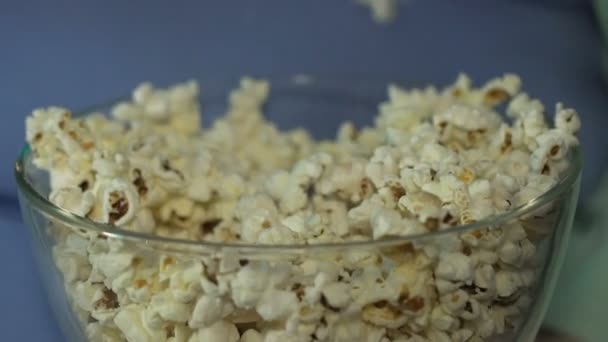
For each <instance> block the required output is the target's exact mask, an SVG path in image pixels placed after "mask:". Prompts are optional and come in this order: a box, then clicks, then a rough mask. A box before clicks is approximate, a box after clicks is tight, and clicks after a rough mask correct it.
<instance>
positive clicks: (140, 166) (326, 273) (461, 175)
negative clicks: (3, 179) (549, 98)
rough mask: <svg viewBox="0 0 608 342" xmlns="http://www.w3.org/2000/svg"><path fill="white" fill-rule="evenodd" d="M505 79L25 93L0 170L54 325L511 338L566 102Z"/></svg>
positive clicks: (90, 336) (554, 260) (531, 319)
mask: <svg viewBox="0 0 608 342" xmlns="http://www.w3.org/2000/svg"><path fill="white" fill-rule="evenodd" d="M520 83H521V81H520V79H519V77H517V76H516V75H511V74H507V75H504V76H502V77H498V78H496V79H493V80H490V81H489V82H487V83H486V84H485V85H482V86H480V87H473V86H472V84H471V81H470V79H469V78H468V77H467V76H465V75H460V76H459V77H458V78H457V80H456V82H455V83H454V84H452V85H450V86H447V87H445V88H435V87H432V86H429V87H426V88H421V89H408V88H407V87H405V86H403V85H399V84H389V85H388V96H386V95H382V97H380V98H377V97H376V96H375V95H374V94H377V93H378V92H377V90H380V92H385V91H386V89H387V86H386V84H381V83H378V82H376V83H374V82H367V83H366V82H365V81H357V82H353V81H351V80H347V81H340V80H338V81H337V80H336V79H325V80H324V79H322V78H316V77H312V76H307V75H299V76H297V77H294V78H291V79H288V80H279V79H276V80H275V79H270V80H269V81H267V80H261V79H254V78H243V79H242V80H241V81H240V83H239V82H235V89H233V90H228V88H227V87H225V88H223V86H222V87H220V86H215V85H214V84H213V83H205V82H203V81H201V83H200V85H199V83H198V82H196V81H189V82H185V83H182V84H178V85H175V86H172V87H168V88H156V87H154V86H153V85H151V84H150V83H143V84H141V85H139V86H138V87H137V88H136V89H135V90H134V91H133V93H132V95H131V96H130V97H128V98H124V99H120V100H117V101H113V102H112V103H111V104H109V105H104V106H98V107H96V108H93V109H92V110H87V111H84V112H83V113H81V114H72V113H71V112H70V111H69V110H67V109H65V108H60V107H48V108H42V109H36V110H34V111H33V113H32V114H31V115H30V116H29V117H28V118H27V122H26V126H27V132H26V140H27V145H26V147H25V148H24V149H23V151H22V153H21V155H20V156H19V159H18V161H17V164H16V171H15V174H16V181H17V184H18V188H19V198H20V203H21V208H22V213H23V217H24V220H25V222H26V225H27V227H28V229H29V231H30V233H31V236H32V240H33V244H34V250H35V253H36V256H37V258H36V259H37V261H38V263H39V266H40V271H41V275H42V280H43V282H44V284H45V286H46V288H47V290H48V292H49V300H50V302H51V306H52V307H53V310H54V312H55V316H56V319H57V321H58V322H59V325H60V326H61V328H62V331H63V333H64V335H65V336H66V338H67V339H68V340H69V341H82V340H89V341H142V342H143V341H174V342H178V341H180V342H181V341H183V342H186V341H188V342H198V341H200V342H203V341H205V342H207V341H226V342H238V341H240V342H262V341H263V342H272V341H277V342H278V341H298V342H300V341H302V342H307V341H328V342H333V341H335V342H351V341H364V342H389V341H395V342H397V341H399V342H406V341H409V342H422V341H456V342H465V341H515V340H517V341H532V340H533V339H534V337H535V335H536V333H537V331H538V328H539V325H540V322H541V320H542V317H543V315H544V312H545V310H546V308H547V304H548V300H549V299H550V297H551V293H552V290H553V287H554V283H555V280H556V277H557V275H558V272H559V268H560V265H561V262H562V259H563V256H564V252H565V247H566V244H567V240H568V236H569V232H570V229H571V224H572V218H573V215H574V211H575V207H576V202H577V197H578V188H579V181H580V175H581V160H580V155H579V149H578V147H577V145H578V140H577V138H576V136H575V134H576V132H577V131H578V130H579V128H580V120H579V118H578V115H577V113H576V111H575V110H574V109H571V108H568V107H565V106H563V105H562V104H561V103H558V104H557V105H556V106H555V109H554V110H553V109H552V110H551V112H553V111H554V113H552V115H551V116H552V117H553V118H552V119H551V120H546V119H545V116H546V114H545V113H546V110H545V107H544V105H543V104H542V103H541V102H540V101H539V100H537V99H534V98H531V97H530V96H528V95H527V94H526V93H523V92H522V91H521V90H520V86H521V84H520ZM271 85H272V92H271V90H270V88H271ZM366 87H369V88H366ZM199 88H200V89H202V90H201V91H199ZM371 88H373V89H371ZM199 93H200V94H199ZM201 112H203V113H205V115H204V116H203V115H201ZM207 113H211V114H212V115H211V114H210V116H214V115H215V114H222V115H217V118H216V119H215V120H214V121H212V122H210V123H209V124H208V123H207V122H206V121H205V122H204V124H203V120H202V118H203V117H207V116H208V115H207ZM273 117H274V118H273ZM361 118H368V119H370V123H367V124H363V123H358V122H356V121H357V120H361ZM372 118H373V120H371V119H372ZM270 119H273V120H275V119H276V120H275V121H277V122H278V123H279V124H274V123H272V122H271V120H270ZM281 122H287V124H282V123H281ZM334 122H335V125H334ZM340 122H341V123H340ZM290 125H291V126H290ZM300 126H303V127H312V129H311V130H312V133H310V132H309V131H307V130H305V129H303V128H299V127H300ZM315 127H316V128H315ZM322 130H326V131H333V132H337V133H334V134H333V136H334V137H333V138H325V139H322V138H319V137H316V136H314V135H313V134H314V133H315V131H322Z"/></svg>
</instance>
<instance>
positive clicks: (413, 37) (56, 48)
mask: <svg viewBox="0 0 608 342" xmlns="http://www.w3.org/2000/svg"><path fill="white" fill-rule="evenodd" d="M400 9H401V12H400V13H399V16H398V18H397V21H396V22H395V23H393V24H392V25H389V26H380V25H377V24H375V23H373V22H372V20H371V18H370V15H369V13H368V11H367V10H366V9H365V8H363V7H361V6H356V5H354V3H353V2H352V1H347V0H340V1H327V0H325V1H323V0H314V1H312V0H311V1H295V0H265V1H233V0H227V1H205V2H188V1H174V2H168V1H103V2H102V1H99V2H94V3H93V2H90V3H89V2H86V3H85V2H76V1H74V2H69V1H58V2H52V3H51V2H39V3H33V2H20V3H16V2H15V3H12V2H6V1H2V2H0V105H1V107H0V108H2V111H3V113H2V119H3V121H2V123H1V124H0V156H1V157H2V158H3V160H5V163H4V167H2V168H0V227H1V229H2V238H0V260H1V261H2V262H3V266H4V269H5V270H6V271H5V273H4V276H3V279H2V281H0V303H2V305H0V327H1V328H3V329H2V332H3V337H2V340H3V341H60V340H61V338H60V335H59V333H58V330H57V328H56V326H55V323H54V322H53V320H52V317H51V314H50V311H49V309H48V308H47V305H46V302H45V298H44V294H43V291H42V288H41V286H40V285H39V281H38V278H37V275H36V273H35V272H36V271H35V268H34V266H33V257H32V256H31V255H32V253H31V252H30V246H29V242H28V241H27V237H26V232H25V231H24V228H23V225H22V223H21V221H20V218H19V214H18V209H17V205H16V200H15V199H16V194H15V191H16V190H15V185H14V182H13V178H12V161H13V160H14V159H15V157H16V155H17V153H18V150H19V148H20V146H21V144H22V141H23V136H24V133H23V132H24V128H23V120H24V118H25V116H26V115H28V114H29V113H30V111H31V110H32V108H34V107H37V106H47V105H63V106H67V107H69V108H73V109H79V108H83V107H86V106H89V105H91V104H94V103H99V102H102V101H104V100H107V99H109V98H113V97H115V96H118V95H124V94H126V93H128V92H129V91H130V89H131V88H132V87H133V86H134V85H136V84H137V83H138V82H140V81H143V80H150V81H153V82H157V83H159V84H169V83H172V82H176V81H180V80H184V79H188V78H191V77H196V78H201V79H204V78H205V77H209V78H234V77H238V76H240V75H243V74H254V75H260V76H265V75H285V74H294V73H312V74H325V75H339V74H362V75H365V74H374V75H376V77H383V78H385V79H386V80H387V81H389V80H392V79H409V80H414V81H434V82H440V83H445V82H448V81H450V80H452V79H453V78H455V76H456V74H457V73H458V72H459V71H466V72H468V73H469V74H471V75H472V77H473V78H474V79H475V80H478V81H479V82H482V81H484V80H486V79H488V78H490V77H493V76H495V75H497V74H499V73H502V72H507V71H508V72H516V73H519V74H521V75H523V76H524V84H525V89H526V90H527V91H528V92H530V93H531V94H533V95H535V96H537V97H539V98H541V99H542V100H543V101H546V102H547V103H549V104H550V105H549V107H550V108H551V107H552V105H553V103H555V102H556V101H563V102H565V103H566V104H567V105H569V106H573V107H575V108H577V109H578V110H579V112H580V114H581V116H582V118H583V127H584V128H583V131H582V133H581V140H582V144H583V152H584V158H585V171H584V184H583V196H584V197H587V195H588V194H589V193H590V192H591V191H592V190H593V188H594V187H595V186H596V183H597V180H598V178H599V174H600V170H601V169H602V168H603V166H604V164H605V161H606V160H607V158H606V157H607V153H608V151H607V150H606V149H605V148H602V146H601V145H600V144H601V143H602V142H603V141H606V139H605V138H604V136H605V134H606V132H605V130H606V129H607V128H608V125H607V124H608V116H606V115H604V111H605V109H606V108H607V105H608V97H606V93H605V86H604V83H603V80H602V75H601V70H600V51H601V49H600V47H601V39H600V35H599V33H598V30H597V27H596V24H595V22H594V18H593V15H592V12H591V6H590V4H589V3H588V2H587V1H492V0H475V1H473V0H459V1H435V0H411V1H409V2H407V3H406V4H403V6H401V8H400Z"/></svg>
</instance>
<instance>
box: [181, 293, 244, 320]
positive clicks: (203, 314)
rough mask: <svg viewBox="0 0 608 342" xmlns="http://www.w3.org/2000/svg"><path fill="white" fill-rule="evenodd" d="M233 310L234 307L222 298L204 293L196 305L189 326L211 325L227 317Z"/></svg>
mask: <svg viewBox="0 0 608 342" xmlns="http://www.w3.org/2000/svg"><path fill="white" fill-rule="evenodd" d="M233 310H234V307H233V306H232V305H231V304H230V303H226V302H225V301H224V300H223V299H222V298H219V297H214V296H209V295H202V296H201V297H200V298H199V299H198V301H197V302H196V305H195V306H194V310H193V311H192V317H191V318H190V320H189V321H188V326H189V327H191V328H203V327H207V326H211V325H213V324H214V323H215V322H218V321H219V320H221V319H224V318H226V317H227V316H228V315H230V314H231V313H232V311H233Z"/></svg>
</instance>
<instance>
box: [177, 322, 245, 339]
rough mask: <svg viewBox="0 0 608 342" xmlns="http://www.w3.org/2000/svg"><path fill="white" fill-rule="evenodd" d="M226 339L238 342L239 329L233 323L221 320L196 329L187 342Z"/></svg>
mask: <svg viewBox="0 0 608 342" xmlns="http://www.w3.org/2000/svg"><path fill="white" fill-rule="evenodd" d="M207 341H226V342H238V341H239V331H238V330H237V329H236V327H235V326H234V324H232V323H229V322H227V321H224V320H221V321H217V323H215V324H213V325H212V326H210V327H206V328H200V329H198V330H197V331H196V332H195V333H194V334H193V335H192V336H191V337H190V339H189V340H188V342H207Z"/></svg>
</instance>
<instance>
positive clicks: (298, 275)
mask: <svg viewBox="0 0 608 342" xmlns="http://www.w3.org/2000/svg"><path fill="white" fill-rule="evenodd" d="M271 81H272V86H273V91H272V93H271V96H270V99H269V102H268V104H267V113H268V114H267V116H268V117H269V118H270V119H271V121H275V122H277V124H278V126H279V127H281V128H289V127H294V126H304V127H305V128H308V129H310V130H311V131H312V133H313V135H316V137H317V138H326V137H328V136H329V135H330V134H332V132H333V131H335V128H336V127H337V125H338V123H339V122H341V121H343V120H345V119H349V120H351V121H354V122H355V123H357V124H365V123H369V121H371V115H370V114H371V113H375V111H376V106H377V104H378V103H379V102H380V101H381V100H382V99H383V94H384V91H385V84H386V83H385V82H382V81H381V80H376V81H371V80H367V81H365V82H361V81H354V80H349V79H347V78H344V77H342V78H333V79H322V80H320V79H318V78H314V77H310V76H306V75H300V76H297V77H294V78H290V79H271ZM207 84H209V87H207V86H206V85H207ZM230 85H231V84H230V83H228V82H210V83H206V82H202V83H201V88H202V89H203V91H202V94H201V101H202V103H203V109H204V110H203V111H204V113H205V117H213V116H214V115H216V114H219V113H223V111H224V110H225V104H224V102H225V101H224V99H225V95H226V94H227V92H228V90H229V89H230ZM113 103H115V101H112V102H110V103H109V104H108V105H102V106H96V107H95V108H93V109H91V110H86V111H83V112H82V114H80V115H86V114H87V113H89V112H93V111H94V112H99V111H107V110H108V109H109V108H110V105H111V104H113ZM568 158H569V159H570V166H569V169H568V170H567V171H566V172H565V174H564V176H563V178H562V179H561V180H560V182H559V183H558V184H557V185H556V186H555V187H553V188H552V189H551V190H549V191H548V192H546V193H545V194H543V195H542V196H540V197H538V198H535V199H534V200H531V201H529V202H527V203H525V204H524V205H522V206H520V207H517V208H513V209H511V210H510V211H508V212H505V213H503V214H500V215H497V216H493V217H490V218H487V219H484V220H482V221H478V222H474V223H471V224H466V225H461V226H455V227H453V228H449V229H446V230H438V231H434V232H432V233H426V234H421V235H414V236H403V237H391V238H387V239H382V240H375V241H355V242H348V243H340V244H315V245H254V244H223V243H214V242H195V241H186V240H180V239H173V238H165V237H160V236H156V235H149V234H142V233H137V232H131V231H125V230H121V229H119V228H117V227H114V226H111V225H106V224H101V223H96V222H93V221H91V220H88V219H86V218H82V217H79V216H76V215H74V214H71V213H70V212H68V211H66V210H63V209H61V208H59V207H57V206H55V205H54V204H52V203H51V202H50V201H49V200H48V199H47V198H48V194H49V190H50V189H49V179H48V174H47V173H46V172H44V171H42V170H39V169H37V168H36V167H35V166H34V165H33V164H32V156H31V153H30V150H29V148H28V146H26V147H25V148H24V149H23V151H22V153H21V155H20V156H19V158H18V160H17V163H16V169H15V176H16V181H17V184H18V190H19V200H20V204H21V210H22V215H23V218H24V221H25V223H26V226H27V228H28V230H29V232H30V234H31V237H32V241H33V247H34V251H35V254H36V260H37V262H38V263H39V269H40V273H41V276H42V281H43V283H44V286H45V287H46V289H47V291H48V297H49V300H50V303H51V306H52V308H53V310H54V313H55V316H56V319H57V321H58V322H59V325H60V327H61V329H62V331H63V334H64V335H65V337H66V339H67V340H68V341H83V340H94V341H124V340H128V341H165V340H168V341H188V339H189V338H190V332H191V330H192V329H194V328H199V327H203V328H201V330H205V331H207V333H208V334H207V335H205V334H203V333H201V334H198V335H197V336H198V340H197V341H207V340H208V339H209V338H211V337H209V336H220V335H213V334H212V333H218V331H224V333H225V335H222V336H224V337H223V338H222V339H225V340H226V341H238V338H239V337H238V334H240V333H243V332H244V331H246V330H248V329H260V330H264V331H266V337H265V338H266V339H265V340H264V341H344V342H346V341H373V342H381V341H382V342H387V341H426V340H432V341H515V340H516V341H533V340H534V338H535V336H536V333H537V331H538V329H539V326H540V323H541V321H542V318H543V316H544V313H545V311H546V309H547V305H548V301H549V299H550V297H551V294H552V290H553V288H554V285H555V281H556V279H557V275H558V273H559V269H560V266H561V263H562V260H563V257H564V252H565V250H566V245H567V241H568V237H569V233H570V229H571V226H572V219H573V215H574V211H575V208H576V202H577V198H578V190H579V183H580V175H581V159H580V154H579V151H578V149H574V150H572V151H571V152H570V154H569V156H568ZM506 236H519V238H517V239H518V242H517V243H518V244H519V247H520V250H521V251H522V253H523V254H525V255H523V256H521V257H520V260H519V261H517V262H515V261H513V260H511V261H505V260H503V259H502V258H501V257H500V256H499V254H498V253H497V252H496V251H497V250H498V249H500V248H504V241H505V237H506ZM454 241H457V242H458V243H461V244H462V246H463V248H462V254H461V255H467V256H469V257H471V258H475V260H477V269H476V270H475V272H476V273H477V272H478V271H479V272H480V274H482V273H484V272H485V273H488V272H489V273H491V274H492V275H493V276H491V277H489V278H488V279H490V280H487V283H488V285H487V286H486V288H484V287H481V286H478V285H474V284H467V283H458V282H453V283H449V284H446V283H444V284H439V282H436V281H435V275H436V273H438V272H443V271H442V270H439V269H438V268H437V265H436V264H437V261H436V260H437V251H438V249H440V248H441V247H440V246H441V245H442V244H445V243H453V242H454ZM472 241H473V242H472ZM100 255H102V257H103V258H105V259H106V262H105V264H104V265H105V266H104V267H103V269H101V270H100V269H99V266H95V267H92V264H95V265H99V263H98V259H97V261H96V260H94V259H95V258H99V257H100ZM441 257H446V258H449V256H441ZM454 258H456V257H454ZM448 261H449V260H448ZM448 264H449V262H448ZM482 269H483V270H482ZM134 270H135V271H134ZM146 271H147V272H148V273H146ZM444 271H445V270H444ZM134 274H138V275H140V274H154V275H155V279H157V280H154V281H153V282H149V281H147V280H146V278H145V277H143V278H138V277H139V276H135V275H134ZM505 279H506V280H509V281H510V284H515V285H513V286H512V288H511V289H510V290H509V289H506V290H505V289H504V286H502V287H501V286H497V285H496V284H498V283H499V282H501V281H502V282H504V281H505ZM242 280H243V281H242ZM332 282H333V283H332ZM118 283H121V284H122V285H125V284H127V285H126V287H121V288H126V289H127V290H121V291H117V292H118V293H116V292H114V290H113V289H114V288H117V287H119V286H118ZM323 284H325V285H323ZM327 284H330V285H332V284H338V285H332V286H333V294H332V295H331V296H330V295H329V294H328V293H326V291H329V290H327V289H328V288H329V287H330V286H329V285H327ZM501 284H502V283H501ZM336 292H337V293H336ZM293 294H295V298H297V302H296V304H295V305H296V307H297V309H296V310H297V312H298V314H297V315H296V316H297V317H298V318H297V319H289V320H287V319H284V318H280V317H272V315H271V314H269V313H271V312H272V311H273V310H274V311H277V310H278V311H280V309H281V307H284V306H286V305H287V304H286V303H287V302H285V301H284V299H285V298H286V297H289V298H294V296H293ZM167 296H172V297H170V298H171V300H169V299H168V298H169V297H167ZM315 296H316V297H315ZM310 298H316V299H315V300H311V299H310ZM151 303H154V304H151ZM289 303H292V302H289ZM292 304H293V303H292ZM153 308H154V309H153ZM271 308H272V310H271ZM440 308H441V309H440ZM193 310H199V311H200V310H203V311H204V312H205V313H206V314H205V315H203V316H204V317H207V320H206V321H204V322H200V321H197V322H192V321H191V320H190V316H189V315H184V314H183V312H186V313H190V312H192V311H193ZM446 310H452V311H450V312H453V314H452V316H450V317H451V318H450V317H447V318H446V316H445V315H443V316H442V315H441V313H442V312H445V311H446ZM118 315H122V316H123V318H124V317H128V318H129V320H128V321H129V322H131V323H129V324H124V323H121V324H119V325H120V326H119V327H118V328H117V325H116V324H115V323H114V322H115V321H116V320H115V318H116V317H118ZM263 317H265V318H263ZM218 322H219V323H218ZM227 322H229V323H231V324H227ZM232 324H233V325H232ZM214 329H215V330H214ZM226 329H228V330H226ZM237 331H238V333H237ZM285 331H289V332H285ZM471 333H472V334H473V336H471ZM231 334H232V335H231ZM248 334H253V333H248ZM125 335H126V337H125ZM201 336H203V337H201ZM204 336H207V339H205V337H204ZM248 336H249V335H248ZM397 336H399V337H397ZM416 336H426V338H427V339H421V338H420V337H416ZM241 340H242V341H257V340H256V339H253V338H251V337H250V339H247V338H245V337H243V338H242V339H241ZM191 341H194V338H193V339H191ZM260 341H261V340H260Z"/></svg>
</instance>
